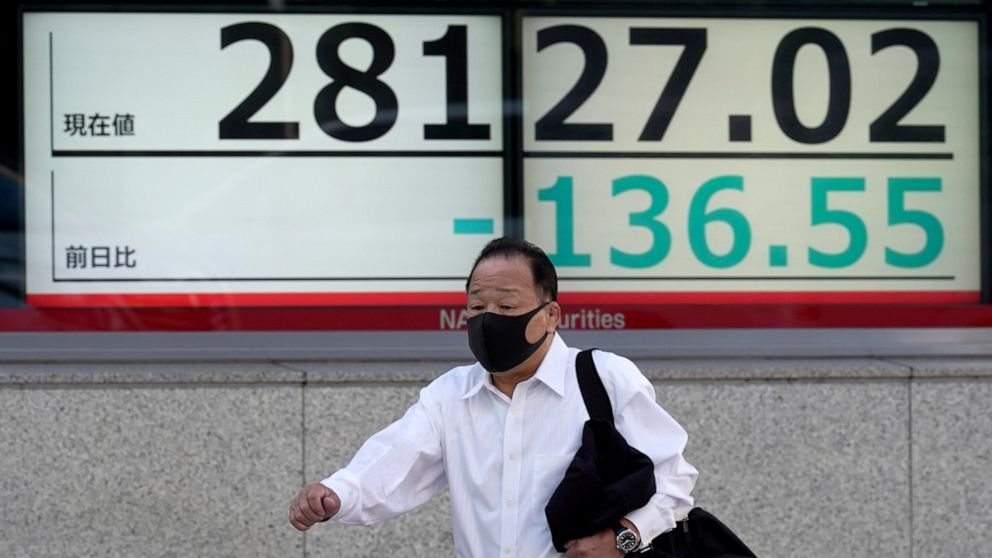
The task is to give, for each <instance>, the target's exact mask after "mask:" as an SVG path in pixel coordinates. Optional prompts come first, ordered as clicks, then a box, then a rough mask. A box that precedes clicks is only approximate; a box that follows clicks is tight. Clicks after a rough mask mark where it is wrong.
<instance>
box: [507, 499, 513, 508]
mask: <svg viewBox="0 0 992 558" xmlns="http://www.w3.org/2000/svg"><path fill="white" fill-rule="evenodd" d="M506 507H508V508H509V507H513V498H507V499H506Z"/></svg>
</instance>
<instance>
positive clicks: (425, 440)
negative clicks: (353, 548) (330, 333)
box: [321, 389, 447, 525]
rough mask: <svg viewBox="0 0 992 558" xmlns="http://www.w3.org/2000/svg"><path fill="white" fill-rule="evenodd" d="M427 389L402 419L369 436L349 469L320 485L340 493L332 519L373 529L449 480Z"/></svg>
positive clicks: (414, 504)
mask: <svg viewBox="0 0 992 558" xmlns="http://www.w3.org/2000/svg"><path fill="white" fill-rule="evenodd" d="M434 413H436V409H435V408H434V406H433V404H432V400H431V398H430V395H429V394H428V390H427V389H424V390H421V392H420V399H419V400H418V401H417V403H415V404H414V405H413V406H412V407H410V409H408V410H407V412H406V414H404V415H403V417H402V418H400V419H399V420H398V421H396V422H394V423H393V424H391V425H389V426H388V427H386V428H385V429H384V430H382V431H380V432H378V433H376V434H375V435H373V436H372V437H371V438H369V439H368V440H367V441H366V442H365V443H364V444H362V447H361V448H360V449H359V450H358V453H356V454H355V457H354V458H352V460H351V462H350V463H349V464H348V466H347V467H345V468H343V469H340V470H338V471H337V472H335V473H334V474H333V475H331V476H330V477H328V478H326V479H324V480H322V481H321V484H323V485H324V486H326V487H327V488H330V489H331V490H333V491H334V492H335V493H337V495H338V498H340V500H341V509H340V510H339V511H338V513H337V514H335V515H334V517H333V518H331V519H332V521H336V522H338V523H344V524H347V525H371V524H373V523H378V522H380V521H383V520H385V519H389V518H392V517H396V516H398V515H400V514H402V513H404V512H407V511H410V510H412V509H413V508H415V507H417V506H419V505H421V504H423V503H424V502H426V501H427V500H429V499H430V498H431V496H433V495H434V494H436V493H437V492H438V491H439V490H440V489H441V488H442V487H443V486H444V485H445V483H446V482H447V481H446V478H445V475H444V464H443V459H442V451H441V436H440V432H439V430H438V428H437V423H436V422H435V420H433V418H432V415H434Z"/></svg>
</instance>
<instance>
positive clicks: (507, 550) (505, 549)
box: [503, 546, 513, 554]
mask: <svg viewBox="0 0 992 558" xmlns="http://www.w3.org/2000/svg"><path fill="white" fill-rule="evenodd" d="M503 552H504V553H506V554H509V553H511V552H513V547H512V546H504V547H503Z"/></svg>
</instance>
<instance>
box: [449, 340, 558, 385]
mask: <svg viewBox="0 0 992 558" xmlns="http://www.w3.org/2000/svg"><path fill="white" fill-rule="evenodd" d="M567 370H568V346H567V345H565V341H563V340H562V338H561V336H560V335H558V332H555V336H554V339H553V340H552V341H551V348H550V349H548V354H546V355H544V360H542V361H541V364H540V366H538V367H537V372H535V373H534V376H533V378H534V379H536V380H538V381H539V382H541V383H543V384H544V385H546V386H548V387H549V388H551V391H553V392H555V393H557V394H558V395H560V396H564V395H565V373H566V371H567ZM472 374H473V376H474V377H475V381H474V382H473V384H472V387H470V388H469V390H468V391H466V392H465V395H462V397H461V398H462V399H468V398H469V397H472V396H473V395H475V394H476V393H479V390H481V389H482V388H483V387H484V386H485V385H486V383H488V382H489V381H490V380H489V372H488V371H487V370H486V369H485V368H483V367H482V365H481V364H479V363H478V362H477V363H475V367H474V368H473V370H472Z"/></svg>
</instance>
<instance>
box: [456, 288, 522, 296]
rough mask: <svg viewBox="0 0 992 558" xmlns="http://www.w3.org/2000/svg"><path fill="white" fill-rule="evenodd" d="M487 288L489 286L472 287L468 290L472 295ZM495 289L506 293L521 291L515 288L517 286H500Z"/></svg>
mask: <svg viewBox="0 0 992 558" xmlns="http://www.w3.org/2000/svg"><path fill="white" fill-rule="evenodd" d="M487 288H489V287H484V288H478V289H472V290H471V291H469V292H468V294H470V295H476V294H479V292H481V291H483V290H485V289H487ZM495 290H497V291H500V292H504V293H515V292H519V291H520V289H515V288H512V287H498V288H496V289H495Z"/></svg>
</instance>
